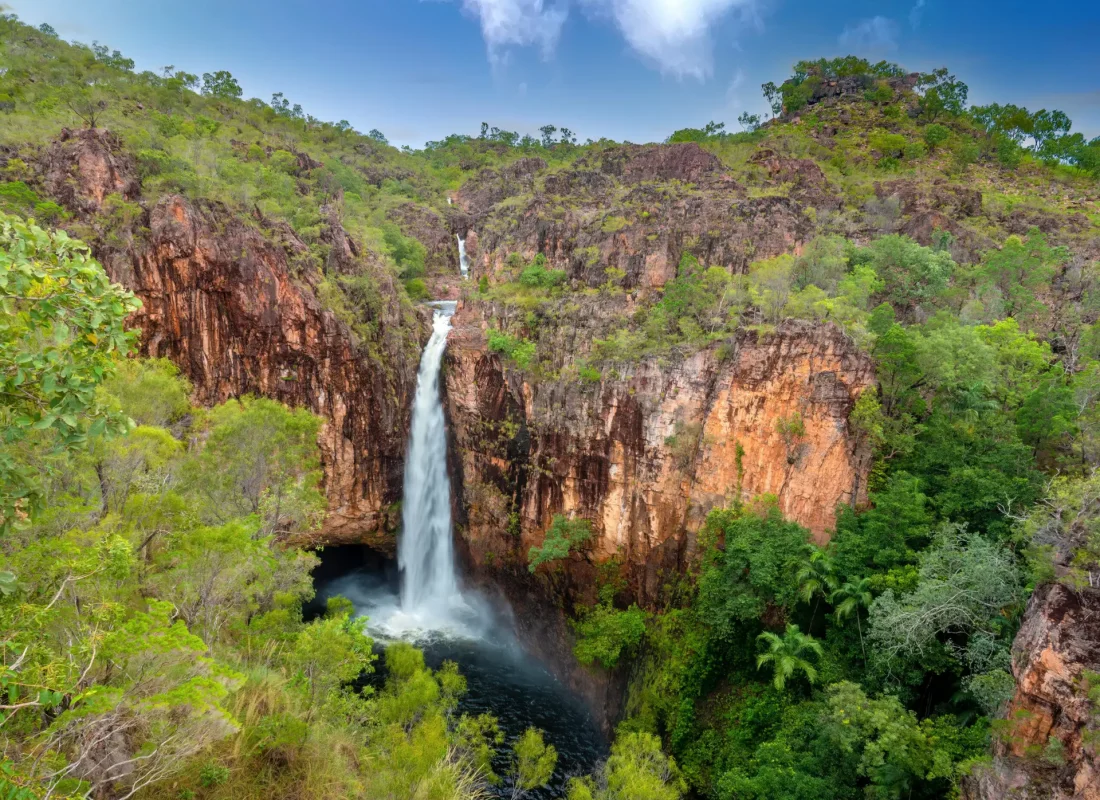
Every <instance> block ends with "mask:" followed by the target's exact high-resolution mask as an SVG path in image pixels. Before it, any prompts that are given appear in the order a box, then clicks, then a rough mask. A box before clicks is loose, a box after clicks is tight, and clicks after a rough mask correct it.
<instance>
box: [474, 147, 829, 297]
mask: <svg viewBox="0 0 1100 800" xmlns="http://www.w3.org/2000/svg"><path fill="white" fill-rule="evenodd" d="M528 162H538V160H537V159H525V160H524V161H522V162H516V165H514V166H513V169H518V166H519V165H523V175H522V180H518V181H517V182H513V183H508V184H506V185H507V186H508V187H510V190H509V192H508V193H507V194H504V193H503V190H502V187H503V186H505V184H504V183H502V180H501V177H500V175H499V173H498V172H496V171H493V170H486V171H485V172H484V173H483V174H482V175H480V176H478V177H476V178H474V179H472V180H471V181H470V182H468V183H467V184H466V185H465V186H464V187H463V188H462V190H461V191H460V192H459V193H458V195H457V202H458V205H459V207H460V210H461V211H462V212H464V213H465V214H467V215H469V217H470V219H471V220H472V223H471V224H473V225H475V230H474V231H471V232H470V234H469V235H468V236H467V240H466V243H467V244H466V248H467V253H468V254H469V255H470V258H471V260H472V262H473V271H474V274H475V276H476V275H481V274H486V275H490V276H498V277H500V276H504V275H507V274H509V271H510V267H509V266H508V257H509V255H511V254H512V253H518V254H520V255H521V256H523V257H524V258H525V259H527V260H530V259H532V258H533V257H534V256H535V255H536V254H537V253H542V254H543V255H545V256H546V258H547V259H548V260H549V262H550V264H551V266H552V267H554V268H555V269H563V270H565V271H566V272H567V273H568V276H569V278H570V280H572V281H574V282H576V283H577V284H579V285H587V286H599V285H601V284H603V283H605V282H606V281H607V280H608V277H607V275H608V273H607V271H608V270H609V269H611V270H621V271H622V272H623V274H624V275H623V277H622V279H621V286H623V287H624V288H627V289H634V288H638V289H641V290H643V291H654V290H657V289H659V288H660V287H662V286H664V285H665V284H666V283H667V282H668V281H670V280H672V279H673V278H674V277H675V276H676V269H677V266H678V265H679V263H680V259H681V257H682V255H683V254H684V253H685V252H690V253H692V254H693V255H695V256H696V257H697V258H699V260H700V261H702V262H703V263H706V264H720V265H722V266H724V267H726V268H728V269H730V270H732V271H734V272H744V271H745V270H747V268H748V265H749V263H750V262H752V261H754V260H756V259H760V258H767V257H770V256H775V255H779V254H781V253H786V252H790V251H792V250H794V249H795V248H797V247H798V246H799V245H800V244H802V243H804V242H805V241H808V240H809V239H810V238H812V236H813V233H814V224H813V222H812V220H811V216H810V215H809V214H807V212H806V208H807V207H808V205H809V203H810V202H811V200H812V201H813V202H819V203H821V204H822V205H823V207H828V205H829V204H830V203H832V202H834V201H833V200H831V199H828V200H827V199H824V198H825V196H826V195H827V194H828V193H827V192H825V191H824V190H825V189H826V187H827V184H826V182H825V179H824V175H823V174H821V171H820V170H819V169H817V168H816V167H813V169H811V168H810V166H812V165H810V166H808V165H807V163H802V162H798V161H797V160H793V159H785V160H783V163H782V164H781V165H780V167H779V170H780V171H781V172H782V174H777V176H776V177H775V179H774V180H773V181H772V182H773V183H774V184H775V185H776V186H779V185H780V184H781V183H784V182H785V181H786V179H787V178H788V177H789V174H790V171H791V170H793V171H794V172H795V173H797V174H799V176H800V182H799V184H798V186H795V187H793V188H791V187H788V191H787V195H788V196H783V195H782V193H779V194H768V195H766V196H755V197H754V196H751V195H750V194H749V193H748V192H747V191H746V190H745V189H744V187H742V186H740V185H739V184H738V183H737V181H735V180H734V179H733V177H732V176H730V174H729V173H728V171H727V170H726V169H725V167H724V166H723V165H722V163H721V162H720V161H719V160H718V159H717V158H716V157H715V156H714V155H713V154H711V153H709V152H707V151H705V150H703V149H702V148H701V147H699V146H698V145H696V144H678V145H645V146H640V145H621V146H615V147H608V148H606V149H604V150H601V151H595V152H592V153H589V154H588V155H586V156H584V157H583V158H581V159H579V160H578V161H577V162H576V163H575V164H574V165H572V166H571V167H569V168H568V169H565V170H560V171H555V172H552V173H546V170H545V165H541V166H540V164H541V162H538V163H528ZM532 170H533V171H534V172H532ZM544 173H545V174H544ZM475 233H476V235H475Z"/></svg>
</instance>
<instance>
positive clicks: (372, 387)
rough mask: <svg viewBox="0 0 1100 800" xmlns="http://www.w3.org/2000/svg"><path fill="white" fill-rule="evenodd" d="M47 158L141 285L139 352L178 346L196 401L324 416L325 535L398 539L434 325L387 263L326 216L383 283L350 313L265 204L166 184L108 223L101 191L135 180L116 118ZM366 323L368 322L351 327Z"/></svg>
mask: <svg viewBox="0 0 1100 800" xmlns="http://www.w3.org/2000/svg"><path fill="white" fill-rule="evenodd" d="M41 166H42V169H43V184H44V186H45V187H46V188H47V189H48V190H49V191H50V192H51V193H52V194H53V196H54V197H56V198H58V199H59V200H60V201H61V202H63V203H64V204H65V205H66V207H67V208H69V209H70V210H71V211H72V212H74V213H75V214H77V215H78V218H79V219H80V220H82V223H81V224H83V225H84V227H85V228H86V230H81V231H80V232H81V233H82V235H85V236H86V237H87V238H89V240H90V241H92V242H94V243H96V246H95V250H96V252H97V255H98V256H99V257H100V258H101V260H102V261H103V263H104V265H105V266H106V267H107V270H108V272H109V273H110V275H111V277H112V278H113V279H114V280H117V281H119V282H120V283H122V284H123V285H125V286H127V287H128V288H130V289H131V290H132V291H134V293H135V294H136V295H137V296H138V297H139V298H140V299H141V301H142V303H143V307H142V309H141V310H140V311H139V312H137V313H136V314H135V315H134V318H133V319H132V324H133V325H134V327H136V328H138V329H139V330H140V331H141V351H142V353H143V354H145V355H148V356H151V357H165V358H169V359H171V360H172V361H174V362H175V363H176V364H177V365H178V366H179V367H180V368H181V370H182V372H183V373H184V374H185V375H186V376H187V377H188V378H189V379H190V380H191V382H192V383H193V385H194V399H195V401H196V402H197V403H199V404H201V405H213V404H216V403H220V402H223V401H225V400H227V399H229V398H232V397H239V396H241V395H244V394H257V395H263V396H266V397H271V398H274V399H277V400H280V401H282V402H284V403H287V404H288V405H292V406H303V407H306V408H309V409H310V410H312V411H313V412H314V413H316V414H318V415H320V416H321V417H323V418H324V420H325V424H324V426H323V428H322V432H321V436H320V446H321V457H322V467H323V470H324V489H325V492H326V495H327V497H328V504H329V508H328V515H327V518H326V521H325V524H324V529H323V530H322V531H321V532H320V533H319V534H317V536H316V538H315V541H318V542H325V543H345V542H365V543H369V544H372V545H374V546H376V547H379V548H381V549H383V550H390V551H392V550H393V548H394V545H395V540H394V537H393V532H394V525H395V524H396V520H395V519H393V518H392V517H393V516H394V512H393V508H394V507H395V504H396V503H397V502H398V501H399V500H400V498H401V490H402V474H403V470H404V449H405V440H406V437H407V432H408V427H409V415H410V411H409V398H410V397H411V395H412V392H413V391H414V388H415V381H416V365H417V361H418V357H419V340H420V338H421V336H422V335H423V330H424V327H423V325H422V321H421V320H419V319H418V317H417V315H416V314H415V313H413V311H412V309H411V308H409V307H408V306H407V305H406V306H404V307H403V306H402V303H401V302H400V300H399V298H400V296H401V295H400V292H399V291H398V290H397V287H396V286H395V285H394V284H393V278H392V276H391V275H390V274H389V273H388V271H387V270H386V269H385V268H384V265H381V264H379V263H377V261H376V260H374V257H373V255H372V254H370V253H368V252H364V251H362V250H361V248H360V247H359V246H358V245H356V243H355V242H354V241H353V240H352V239H351V237H350V236H348V235H347V233H346V232H345V231H344V230H343V229H342V228H341V227H340V226H339V223H338V222H336V221H335V220H330V221H329V223H328V226H327V228H326V229H325V230H324V232H323V239H324V241H325V242H326V243H327V244H328V247H329V249H328V260H329V261H330V262H331V263H330V264H329V268H330V271H332V272H333V273H334V274H336V275H353V276H354V275H364V276H366V277H367V278H368V279H369V280H370V281H371V283H372V284H373V287H374V289H375V290H376V292H377V293H378V294H379V295H381V297H382V298H383V300H382V303H381V304H380V305H377V306H375V307H374V308H370V307H367V306H366V305H364V307H362V308H358V309H356V311H355V313H356V314H357V316H354V317H349V318H340V317H338V316H337V314H336V313H334V311H333V310H331V307H330V306H327V305H326V304H323V303H322V302H321V300H320V299H319V296H321V295H323V294H324V293H325V292H331V291H333V289H332V287H331V286H326V285H325V283H324V281H325V278H324V276H323V275H322V273H321V272H320V270H319V269H318V267H317V265H316V263H315V261H314V260H313V259H311V257H310V253H309V248H308V247H307V246H306V245H305V244H304V243H303V242H302V241H301V240H300V239H299V238H298V237H297V236H296V235H295V234H294V232H293V231H292V230H290V228H289V227H287V226H285V225H279V224H274V223H271V222H269V221H267V220H265V219H264V218H263V217H262V216H261V215H260V214H259V212H257V213H256V215H255V216H254V218H252V219H243V218H240V217H238V216H235V215H234V214H232V213H231V212H230V211H229V210H228V209H226V208H224V207H222V206H219V205H216V204H206V205H200V204H196V203H193V202H190V201H188V200H186V199H184V198H182V197H178V196H176V197H167V198H163V199H161V200H160V201H159V202H157V203H156V204H155V205H153V207H152V208H149V209H142V217H141V218H140V219H138V220H135V221H134V224H133V225H132V226H131V227H130V228H127V229H125V230H122V231H112V235H111V236H110V237H108V236H107V235H105V233H104V230H103V225H104V223H103V222H102V220H100V219H99V218H98V217H97V216H96V215H97V212H98V211H99V209H100V207H101V206H102V205H103V203H104V201H105V199H106V198H107V197H108V196H109V195H119V196H121V197H123V198H126V199H130V200H133V199H137V198H139V196H140V190H139V184H138V182H137V180H136V179H135V178H134V177H133V175H134V171H133V164H132V161H131V160H130V159H129V158H128V157H127V156H126V155H125V154H123V153H122V152H121V150H120V147H119V143H118V141H117V140H116V139H115V138H114V137H112V136H111V135H110V134H108V133H106V132H103V131H80V132H75V133H69V132H66V133H65V134H63V135H62V137H61V138H60V139H59V140H58V141H57V142H55V143H54V145H52V146H51V147H50V148H49V149H48V150H47V151H46V154H45V156H44V157H43V160H42V165H41ZM361 323H367V324H366V325H363V327H364V328H367V329H368V330H367V332H366V333H364V334H362V335H360V334H357V333H356V331H355V330H354V329H353V326H355V325H356V324H361Z"/></svg>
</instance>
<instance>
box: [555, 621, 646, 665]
mask: <svg viewBox="0 0 1100 800" xmlns="http://www.w3.org/2000/svg"><path fill="white" fill-rule="evenodd" d="M645 618H646V615H645V612H644V611H642V609H640V608H638V606H636V605H632V606H630V608H629V609H627V610H626V611H619V610H617V609H614V608H612V607H611V606H610V605H599V606H596V608H594V609H592V610H591V611H589V612H588V613H587V614H585V615H584V617H583V618H582V619H581V620H580V621H578V622H575V623H573V629H574V630H575V631H576V632H577V636H578V639H577V643H576V644H575V645H574V646H573V654H574V655H575V656H576V657H577V660H578V661H580V662H581V663H582V664H584V665H585V666H588V665H591V664H592V663H593V662H594V661H599V662H600V663H601V664H602V665H603V666H605V667H607V668H608V669H611V668H612V667H614V666H615V665H616V664H617V663H619V658H620V657H621V656H622V654H623V653H624V652H631V651H633V650H634V649H635V648H636V647H637V646H638V644H639V643H640V642H641V641H642V637H643V636H645Z"/></svg>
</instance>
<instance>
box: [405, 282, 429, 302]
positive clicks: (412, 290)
mask: <svg viewBox="0 0 1100 800" xmlns="http://www.w3.org/2000/svg"><path fill="white" fill-rule="evenodd" d="M405 291H406V292H408V294H409V298H410V299H412V300H428V299H429V298H431V296H432V293H431V292H429V291H428V284H426V283H424V279H423V278H413V279H411V280H408V281H405Z"/></svg>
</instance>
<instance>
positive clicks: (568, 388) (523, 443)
mask: <svg viewBox="0 0 1100 800" xmlns="http://www.w3.org/2000/svg"><path fill="white" fill-rule="evenodd" d="M454 324H455V331H454V332H453V333H452V338H451V341H450V345H449V348H448V356H447V402H448V407H449V412H450V418H451V420H452V423H453V442H454V446H455V450H456V452H455V453H454V455H453V460H454V461H455V462H456V467H457V469H458V470H460V472H461V478H462V480H461V482H460V485H461V487H462V488H461V491H462V497H461V504H462V506H463V510H464V511H465V512H466V513H467V514H468V516H467V518H466V519H465V523H466V524H465V528H464V535H465V537H466V542H467V545H468V549H469V551H470V555H471V558H472V559H473V560H474V562H475V563H476V564H477V565H478V566H481V567H485V566H489V567H493V566H496V565H507V566H511V567H512V568H520V567H523V566H524V565H525V563H526V562H525V559H526V553H527V550H528V548H529V547H530V546H531V545H534V544H539V543H541V541H542V538H543V535H544V532H545V530H546V528H547V527H548V526H549V524H550V521H551V519H552V517H553V515H554V514H567V515H576V516H579V517H583V518H584V519H587V520H589V521H590V522H591V523H592V525H593V531H594V542H593V548H592V556H593V558H594V559H601V560H602V559H606V558H610V557H613V556H618V557H619V558H621V559H622V560H623V562H624V563H625V564H626V565H627V566H628V569H629V572H630V575H631V578H632V581H631V582H632V589H633V593H634V595H635V597H636V598H637V599H638V600H639V601H642V602H654V601H656V600H657V599H658V596H659V593H660V591H661V587H662V584H663V583H664V582H665V580H666V579H667V578H668V577H670V576H671V574H672V573H674V572H676V571H679V570H682V569H683V568H684V566H685V564H686V561H687V559H688V558H689V557H690V555H691V553H692V552H693V548H694V535H693V534H694V533H695V531H697V530H698V528H699V526H700V525H701V523H702V521H703V519H704V518H705V516H706V513H707V511H709V510H710V509H711V508H714V507H716V506H724V505H728V504H729V503H730V502H731V501H733V500H734V499H737V498H740V499H750V498H752V497H755V496H758V495H762V494H774V495H775V496H776V497H777V498H778V502H779V507H780V509H781V510H782V511H783V513H784V514H785V515H786V516H788V517H789V518H791V519H794V520H797V521H798V522H800V523H802V524H804V525H806V526H807V527H809V528H810V529H811V530H812V531H813V532H814V534H815V535H816V536H818V537H819V538H820V537H823V536H824V535H825V534H826V532H827V531H828V529H829V528H830V527H831V526H832V524H833V521H834V513H835V509H836V507H837V505H838V504H841V503H845V504H847V503H855V502H859V501H860V500H862V499H864V497H865V481H866V475H867V470H868V469H869V466H870V459H869V453H868V452H867V451H866V449H865V448H864V447H863V446H862V445H861V443H860V442H858V441H857V440H856V438H855V437H853V436H852V435H851V433H850V431H849V429H848V422H847V419H848V414H849V412H850V411H851V408H852V406H853V404H854V402H855V399H856V397H857V396H858V395H859V393H860V392H861V391H863V390H864V389H865V388H866V387H867V386H869V385H870V384H871V382H872V380H873V370H872V365H871V362H870V360H869V358H867V356H866V355H864V354H862V353H860V352H859V351H858V349H857V348H856V347H855V346H854V345H853V343H852V342H851V341H850V340H849V339H847V337H846V336H845V335H844V334H843V333H842V332H841V331H840V330H839V329H837V328H835V327H833V326H815V325H810V324H806V323H798V322H788V323H785V324H784V325H782V326H780V327H779V329H778V330H777V331H776V332H775V333H773V334H767V335H759V334H757V333H756V332H753V331H745V332H742V333H741V334H739V335H737V336H736V337H735V339H734V341H733V342H732V343H731V344H730V345H727V347H726V348H721V347H719V346H713V347H710V348H708V349H705V350H702V351H700V352H697V353H695V354H693V355H691V356H689V357H687V358H684V359H681V360H677V361H670V362H669V363H663V362H661V361H658V360H657V359H647V360H644V361H642V362H640V363H638V364H637V365H636V366H634V367H633V368H630V370H629V371H626V372H623V373H622V374H620V375H619V376H618V377H617V378H615V379H608V380H604V381H602V382H601V383H600V384H599V385H592V384H585V383H583V382H580V381H575V380H574V381H568V380H540V381H525V380H524V379H523V378H522V376H521V375H520V374H517V373H516V372H515V371H513V370H509V369H507V368H505V367H504V366H503V365H502V363H501V361H500V359H499V357H498V356H497V355H495V354H492V353H490V352H488V350H487V348H486V345H485V339H484V332H483V328H484V325H485V322H484V319H483V318H482V316H481V314H480V313H479V309H478V308H477V306H476V305H475V306H472V307H467V308H463V309H461V310H460V311H459V313H458V314H457V315H456V317H455V320H454ZM795 415H800V416H801V419H802V420H803V423H804V427H805V432H804V434H803V435H802V436H798V437H793V438H792V437H788V438H787V439H784V436H783V435H782V434H781V433H780V431H779V425H778V423H779V421H780V420H781V419H790V418H792V417H794V416H795ZM581 583H584V581H583V580H582V581H581Z"/></svg>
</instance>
